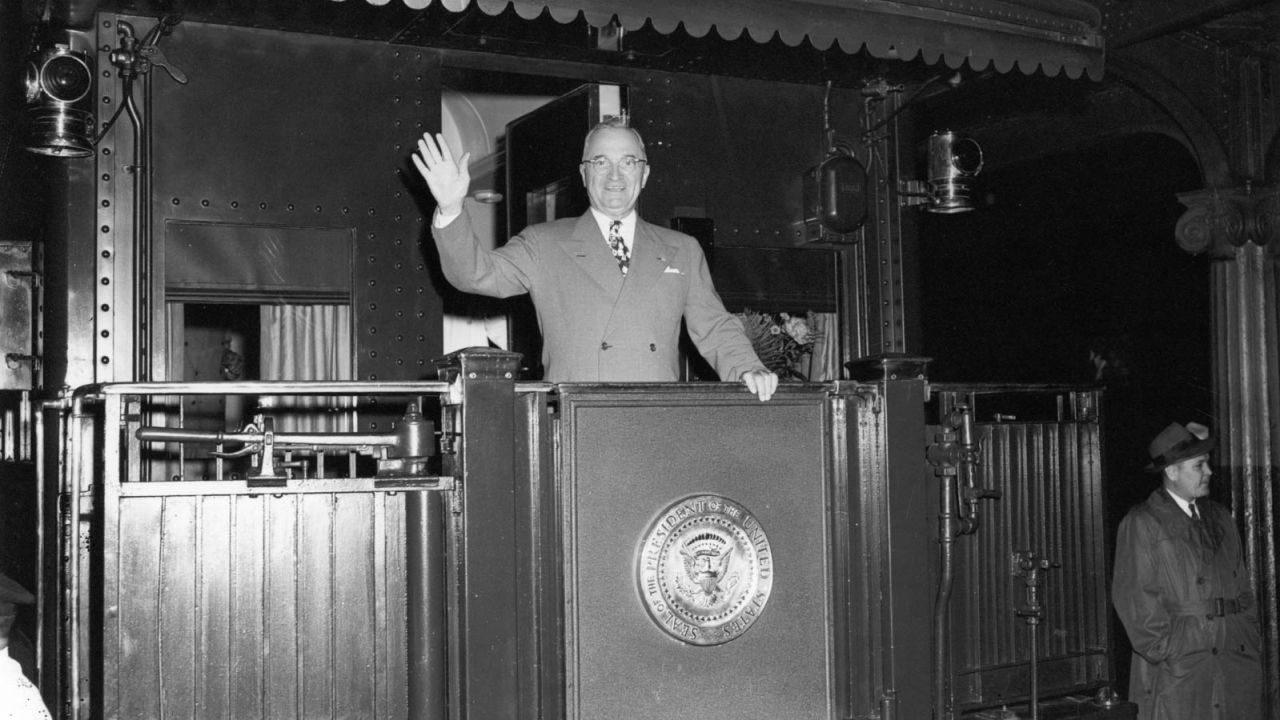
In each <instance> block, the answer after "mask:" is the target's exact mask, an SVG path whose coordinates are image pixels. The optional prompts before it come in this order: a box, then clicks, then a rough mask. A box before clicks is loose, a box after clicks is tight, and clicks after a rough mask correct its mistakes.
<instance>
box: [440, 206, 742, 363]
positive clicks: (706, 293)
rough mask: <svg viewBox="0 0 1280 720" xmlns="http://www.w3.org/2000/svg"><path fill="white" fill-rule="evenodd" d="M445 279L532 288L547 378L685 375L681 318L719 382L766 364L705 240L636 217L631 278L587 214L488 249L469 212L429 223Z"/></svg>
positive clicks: (483, 288)
mask: <svg viewBox="0 0 1280 720" xmlns="http://www.w3.org/2000/svg"><path fill="white" fill-rule="evenodd" d="M432 235H433V237H434V238H435V242H436V248H437V249H438V250H439V252H440V264H441V267H442V268H443V270H444V275H445V277H446V278H447V279H448V280H449V282H450V283H452V284H453V285H454V287H456V288H458V289H459V290H462V291H465V292H472V293H478V294H480V295H488V296H491V297H511V296H513V295H519V294H521V293H525V292H527V293H529V295H530V297H531V298H532V300H533V305H534V309H535V310H536V312H537V315H538V325H539V327H540V328H541V330H542V364H543V366H544V367H545V369H546V374H545V377H544V379H545V380H547V381H550V382H625V381H644V382H668V381H674V380H678V379H679V375H680V367H679V350H678V348H679V341H680V319H681V318H682V317H683V318H684V320H685V325H686V326H687V328H688V331H689V337H690V338H691V339H692V340H693V342H694V344H695V345H696V346H697V348H698V352H700V353H701V354H702V356H703V357H704V358H706V360H707V362H708V363H710V364H711V366H712V367H713V368H715V370H716V372H717V373H718V374H719V375H720V378H721V379H722V380H726V381H731V382H736V381H737V380H738V379H740V378H741V377H742V375H743V373H745V372H747V371H750V370H763V369H764V366H763V365H762V364H761V363H760V360H759V358H757V357H756V354H755V351H754V350H752V348H751V342H750V341H749V340H748V339H747V336H746V333H745V331H744V330H743V326H742V322H741V321H740V320H739V319H738V318H737V317H736V316H734V315H732V314H730V313H729V312H728V311H726V310H725V308H724V303H722V302H721V301H720V296H719V295H717V294H716V291H715V288H714V287H713V286H712V283H711V274H710V272H709V271H708V269H707V263H706V259H705V257H704V256H703V254H702V248H701V247H699V246H698V242H697V241H696V240H694V239H693V238H691V237H689V236H688V235H684V234H682V233H678V232H676V231H674V230H668V229H666V228H663V227H659V226H657V225H651V224H649V223H647V222H644V221H643V220H640V219H637V220H636V234H635V238H634V241H633V243H632V251H631V267H630V270H629V272H628V274H627V275H626V277H625V279H624V277H623V275H622V273H621V272H619V270H618V264H617V261H615V260H614V258H613V255H612V254H611V253H610V251H609V245H608V243H607V242H605V239H604V237H603V236H602V235H601V234H600V227H599V226H598V225H597V224H596V221H595V218H594V216H593V215H592V214H591V212H590V211H588V212H587V213H585V214H584V215H582V216H581V217H577V218H566V219H563V220H555V221H552V222H548V223H542V224H538V225H532V226H530V227H528V228H526V229H525V230H524V231H522V232H521V233H520V234H519V235H517V236H515V237H514V238H512V239H511V241H510V242H508V243H507V244H506V245H504V246H502V247H500V248H498V249H497V250H492V251H490V250H487V249H485V248H482V247H481V245H480V243H479V242H478V241H477V239H476V237H475V232H474V230H473V229H472V226H471V220H470V217H469V216H468V215H467V213H466V212H465V211H464V212H463V213H462V215H460V216H458V217H457V218H455V219H454V220H453V221H452V222H450V223H449V224H448V225H446V226H445V227H443V228H436V227H434V226H433V227H432Z"/></svg>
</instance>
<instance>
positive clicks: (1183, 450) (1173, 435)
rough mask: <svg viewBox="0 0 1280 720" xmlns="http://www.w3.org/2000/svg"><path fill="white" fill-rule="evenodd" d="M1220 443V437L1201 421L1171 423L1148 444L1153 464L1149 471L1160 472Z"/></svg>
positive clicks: (1201, 453)
mask: <svg viewBox="0 0 1280 720" xmlns="http://www.w3.org/2000/svg"><path fill="white" fill-rule="evenodd" d="M1217 444H1218V439H1217V438H1216V437H1213V435H1211V434H1210V433H1209V428H1207V427H1205V426H1204V425H1201V424H1200V423H1193V422H1191V423H1187V424H1186V425H1185V426H1184V425H1182V423H1169V427H1166V428H1165V429H1163V430H1161V431H1160V434H1159V435H1156V439H1155V440H1152V441H1151V444H1150V445H1148V446H1147V452H1149V453H1151V464H1149V465H1147V467H1146V470H1147V472H1159V471H1161V470H1163V469H1165V468H1167V467H1169V466H1170V465H1173V464H1174V463H1179V462H1182V461H1183V460H1186V459H1187V458H1193V457H1196V456H1197V455H1204V454H1206V453H1208V452H1209V451H1210V450H1212V449H1213V446H1214V445H1217Z"/></svg>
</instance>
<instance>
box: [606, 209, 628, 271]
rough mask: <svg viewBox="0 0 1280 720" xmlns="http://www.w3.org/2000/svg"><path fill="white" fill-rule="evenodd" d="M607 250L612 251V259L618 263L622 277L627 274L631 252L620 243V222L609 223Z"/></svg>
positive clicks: (623, 243)
mask: <svg viewBox="0 0 1280 720" xmlns="http://www.w3.org/2000/svg"><path fill="white" fill-rule="evenodd" d="M609 249H610V250H612V251H613V257H614V259H615V260H617V261H618V269H619V270H621V271H622V274H623V275H626V274H627V268H628V267H630V266H631V251H630V250H628V249H627V244H626V243H625V242H623V241H622V221H621V220H614V221H613V222H611V223H609Z"/></svg>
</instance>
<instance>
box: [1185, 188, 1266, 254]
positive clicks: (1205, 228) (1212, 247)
mask: <svg viewBox="0 0 1280 720" xmlns="http://www.w3.org/2000/svg"><path fill="white" fill-rule="evenodd" d="M1178 202H1180V203H1182V204H1183V205H1185V206H1186V207H1187V211H1186V212H1184V213H1182V217H1180V218H1178V224H1177V226H1176V227H1175V228H1174V231H1173V232H1174V238H1175V239H1176V240H1177V242H1178V247H1181V248H1182V249H1183V250H1186V251H1187V252H1189V253H1191V254H1193V255H1198V254H1200V253H1202V252H1205V251H1206V250H1207V251H1209V253H1210V255H1211V256H1213V257H1215V258H1229V257H1233V256H1234V255H1235V250H1236V249H1237V248H1240V247H1243V246H1244V245H1245V244H1246V243H1250V242H1252V243H1254V244H1256V245H1261V246H1268V250H1269V254H1270V255H1272V256H1275V255H1276V254H1277V252H1278V249H1280V188H1275V187H1262V188H1255V187H1253V185H1251V184H1248V183H1246V184H1245V186H1244V187H1236V188H1206V189H1204V190H1195V191H1192V192H1186V193H1179V194H1178ZM1273 240H1275V241H1276V242H1272V241H1273Z"/></svg>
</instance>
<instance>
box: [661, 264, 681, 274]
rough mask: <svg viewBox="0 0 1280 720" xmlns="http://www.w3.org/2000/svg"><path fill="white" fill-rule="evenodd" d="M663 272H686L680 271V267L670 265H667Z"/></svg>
mask: <svg viewBox="0 0 1280 720" xmlns="http://www.w3.org/2000/svg"><path fill="white" fill-rule="evenodd" d="M662 272H663V273H674V274H676V275H683V274H684V273H682V272H680V268H675V267H671V266H670V265H668V266H667V267H666V268H665V269H664V270H663V271H662Z"/></svg>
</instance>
